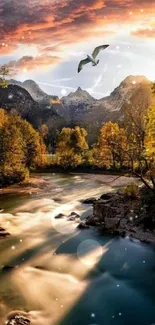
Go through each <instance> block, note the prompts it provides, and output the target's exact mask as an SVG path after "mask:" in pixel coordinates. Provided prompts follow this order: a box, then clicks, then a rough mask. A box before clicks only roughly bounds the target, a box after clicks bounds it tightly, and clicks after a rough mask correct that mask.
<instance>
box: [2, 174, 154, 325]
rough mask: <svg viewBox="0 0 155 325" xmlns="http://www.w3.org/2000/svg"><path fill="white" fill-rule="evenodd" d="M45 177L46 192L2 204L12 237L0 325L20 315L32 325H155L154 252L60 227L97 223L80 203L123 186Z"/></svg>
mask: <svg viewBox="0 0 155 325" xmlns="http://www.w3.org/2000/svg"><path fill="white" fill-rule="evenodd" d="M40 177H43V178H44V179H45V180H46V184H47V186H46V187H45V188H44V189H43V190H42V191H41V192H38V193H34V194H28V195H23V194H19V195H16V196H15V195H9V196H7V198H6V199H5V200H4V198H3V199H2V198H0V207H1V208H4V211H3V212H2V213H1V214H0V224H1V226H2V227H4V228H5V229H7V230H8V231H9V232H10V233H11V234H12V236H11V237H9V238H7V239H3V240H1V241H0V267H1V272H0V324H3V322H4V321H5V317H6V315H7V314H8V312H10V311H12V310H19V309H20V310H24V311H27V312H28V315H29V316H30V319H31V322H32V324H33V325H79V324H81V325H112V324H116V325H124V324H125V325H131V324H135V325H136V324H138V325H151V324H154V323H155V250H154V248H153V247H151V246H149V245H144V244H141V243H139V242H138V241H136V240H135V241H134V240H133V241H131V240H129V239H119V238H113V237H110V236H101V234H99V233H98V232H97V230H96V229H93V228H90V229H88V230H79V229H78V228H77V225H78V223H77V221H76V220H75V221H68V220H67V218H65V217H64V218H62V219H55V216H56V215H58V214H59V213H63V214H64V215H66V216H68V215H70V213H71V212H76V213H78V214H79V215H80V216H81V219H84V218H85V217H87V216H88V215H91V213H92V207H91V206H89V205H84V204H82V203H81V201H82V200H84V199H85V198H88V197H94V196H95V197H99V196H100V195H101V194H102V193H104V192H107V191H110V190H111V189H112V188H111V186H112V185H118V186H119V185H120V184H119V182H118V184H115V183H114V182H113V183H112V184H111V183H110V181H109V180H110V178H107V176H101V177H100V176H99V175H98V176H96V175H94V177H92V175H85V176H84V175H83V176H82V175H81V176H79V175H77V176H75V175H72V176H67V175H52V174H51V175H49V174H48V175H41V176H40ZM125 181H126V180H125ZM6 266H7V267H8V266H9V267H10V266H11V268H7V269H6ZM12 266H14V268H12ZM4 267H5V269H4Z"/></svg>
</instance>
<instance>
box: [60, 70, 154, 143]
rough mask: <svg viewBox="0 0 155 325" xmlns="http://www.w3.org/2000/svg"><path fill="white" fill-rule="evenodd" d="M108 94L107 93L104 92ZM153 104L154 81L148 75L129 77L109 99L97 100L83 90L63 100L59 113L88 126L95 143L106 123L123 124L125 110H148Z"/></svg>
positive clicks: (69, 120)
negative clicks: (102, 126) (137, 108)
mask: <svg viewBox="0 0 155 325" xmlns="http://www.w3.org/2000/svg"><path fill="white" fill-rule="evenodd" d="M103 92H104V91H103ZM151 102H152V90H151V82H150V81H149V80H148V79H147V78H146V77H144V76H128V77H127V78H125V79H124V80H123V81H122V82H121V83H120V85H119V86H118V87H117V88H115V89H114V91H113V92H112V93H111V94H110V95H109V96H107V97H105V98H101V99H100V100H97V99H94V98H93V97H92V96H90V95H89V93H88V92H87V91H85V90H82V89H81V88H78V89H77V90H76V91H75V92H73V93H70V94H69V95H68V96H66V97H63V98H62V99H61V105H60V106H59V107H58V109H57V113H58V114H60V115H61V116H63V117H64V118H65V119H66V120H67V121H68V122H70V123H72V125H80V126H82V127H85V128H86V129H87V131H88V134H89V141H90V143H93V142H94V141H96V138H97V136H98V134H99V130H100V128H101V125H102V124H103V123H105V122H106V121H109V120H111V121H112V122H121V121H123V117H124V110H125V107H126V106H127V105H128V106H130V109H134V106H137V105H141V107H143V109H144V110H146V108H147V107H148V106H149V105H150V104H151Z"/></svg>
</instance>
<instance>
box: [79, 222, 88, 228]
mask: <svg viewBox="0 0 155 325" xmlns="http://www.w3.org/2000/svg"><path fill="white" fill-rule="evenodd" d="M77 228H79V229H88V228H89V226H88V225H86V223H85V222H80V223H79V225H78V226H77Z"/></svg>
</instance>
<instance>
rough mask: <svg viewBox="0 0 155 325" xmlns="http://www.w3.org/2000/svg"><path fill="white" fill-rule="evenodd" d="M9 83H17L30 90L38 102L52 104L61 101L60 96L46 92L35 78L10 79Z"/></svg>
mask: <svg viewBox="0 0 155 325" xmlns="http://www.w3.org/2000/svg"><path fill="white" fill-rule="evenodd" d="M9 84H11V85H17V86H20V87H22V88H24V89H25V90H27V91H28V92H29V94H30V95H31V97H32V98H33V99H34V100H35V101H36V102H39V103H40V102H41V103H44V104H52V103H54V104H55V103H59V98H58V96H52V95H48V94H46V93H45V92H44V91H43V90H42V89H41V88H40V87H39V85H38V84H37V83H36V82H35V81H33V80H25V81H24V82H21V81H17V80H14V79H11V80H9Z"/></svg>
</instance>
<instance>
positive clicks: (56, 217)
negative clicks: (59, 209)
mask: <svg viewBox="0 0 155 325" xmlns="http://www.w3.org/2000/svg"><path fill="white" fill-rule="evenodd" d="M63 217H65V215H64V214H63V213H59V214H58V215H57V216H55V219H61V218H63Z"/></svg>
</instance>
